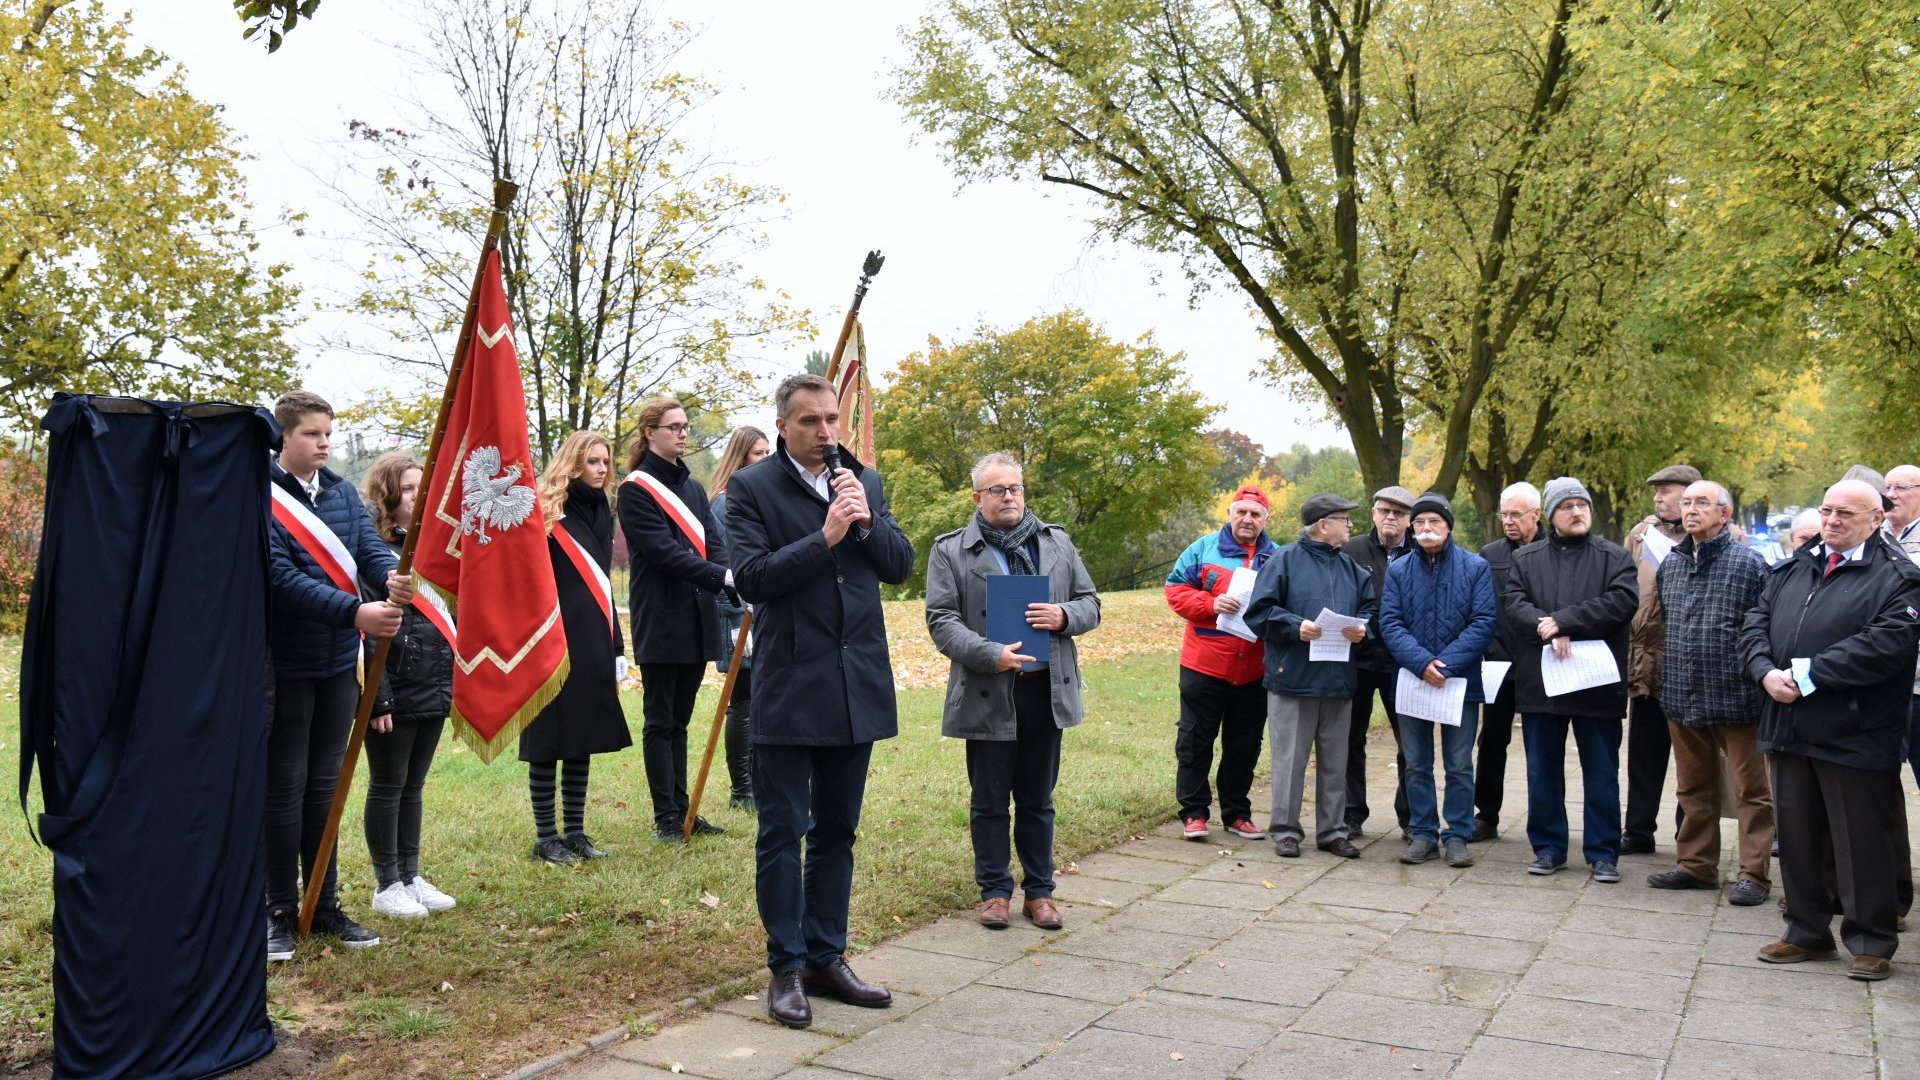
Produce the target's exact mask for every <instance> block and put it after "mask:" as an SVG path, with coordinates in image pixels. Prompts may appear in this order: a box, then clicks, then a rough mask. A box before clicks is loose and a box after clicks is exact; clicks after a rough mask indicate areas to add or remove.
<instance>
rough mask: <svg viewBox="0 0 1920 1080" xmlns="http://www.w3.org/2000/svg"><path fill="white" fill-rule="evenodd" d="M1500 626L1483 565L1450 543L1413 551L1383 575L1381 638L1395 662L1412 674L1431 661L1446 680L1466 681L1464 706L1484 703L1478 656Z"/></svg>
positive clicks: (1488, 579)
mask: <svg viewBox="0 0 1920 1080" xmlns="http://www.w3.org/2000/svg"><path fill="white" fill-rule="evenodd" d="M1498 622H1499V615H1498V609H1497V608H1496V607H1495V606H1494V602H1493V575H1492V574H1491V573H1490V572H1489V571H1488V570H1487V561H1486V560H1485V559H1482V558H1481V557H1480V556H1478V555H1475V554H1474V553H1473V552H1471V551H1468V550H1467V549H1465V548H1463V547H1461V546H1460V545H1458V544H1456V543H1454V542H1453V541H1451V540H1449V541H1447V544H1446V546H1445V547H1443V548H1441V549H1440V550H1439V551H1437V552H1434V553H1433V554H1428V553H1427V551H1426V550H1425V549H1423V548H1418V547H1416V548H1414V551H1413V554H1411V555H1409V556H1407V557H1406V558H1403V559H1397V560H1395V561H1394V564H1393V566H1392V568H1390V569H1389V570H1388V571H1387V595H1386V596H1384V597H1382V598H1381V601H1380V636H1381V637H1382V638H1384V639H1385V640H1386V643H1387V651H1388V652H1390V653H1392V654H1393V659H1394V662H1395V663H1397V664H1399V665H1400V666H1401V667H1403V668H1405V669H1406V670H1408V671H1411V672H1413V673H1414V674H1415V675H1416V676H1417V675H1419V674H1420V673H1422V672H1424V671H1426V670H1427V665H1428V664H1430V663H1432V662H1433V661H1435V660H1439V661H1441V662H1442V663H1444V664H1446V671H1445V675H1446V677H1447V678H1449V679H1465V680H1467V698H1466V700H1467V703H1468V704H1469V705H1477V704H1479V703H1481V702H1483V701H1485V700H1486V696H1485V695H1484V694H1482V693H1481V690H1480V658H1481V656H1482V655H1483V654H1485V653H1486V651H1487V643H1488V642H1490V641H1492V640H1493V628H1494V625H1495V624H1496V623H1498Z"/></svg>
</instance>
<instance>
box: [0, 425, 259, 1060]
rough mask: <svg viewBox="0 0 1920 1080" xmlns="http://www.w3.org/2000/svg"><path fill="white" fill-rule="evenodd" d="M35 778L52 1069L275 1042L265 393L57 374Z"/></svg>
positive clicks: (33, 632)
mask: <svg viewBox="0 0 1920 1080" xmlns="http://www.w3.org/2000/svg"><path fill="white" fill-rule="evenodd" d="M42 426H43V427H45V428H46V430H47V431H48V432H49V433H50V435H51V437H50V439H49V441H48V459H47V504H46V519H45V530H44V532H43V534H42V539H41V550H40V562H39V566H38V568H37V569H36V572H35V576H34V587H33V599H32V602H31V604H30V605H29V608H28V613H27V638H26V647H25V652H24V656H23V658H22V675H21V689H20V716H21V721H22V725H23V728H24V738H23V740H22V748H21V769H20V796H21V804H22V807H23V808H24V807H25V804H26V797H27V790H28V784H29V782H30V773H31V769H32V767H33V764H34V762H35V760H36V759H37V761H38V763H39V766H40V774H41V775H40V783H41V792H42V795H43V797H44V803H45V813H43V814H42V815H41V817H40V836H41V838H42V839H43V840H44V842H45V843H46V845H47V847H48V848H50V849H51V850H52V852H53V893H54V914H53V946H54V950H53V952H54V955H53V992H54V1016H53V1042H54V1069H53V1075H54V1076H55V1077H56V1078H62V1080H64V1078H67V1077H90V1078H105V1077H165V1078H181V1080H185V1078H189V1077H205V1076H217V1075H219V1074H220V1073H223V1072H227V1071H229V1070H232V1069H235V1068H238V1067H239V1066H241V1065H244V1064H246V1063H247V1062H249V1061H253V1060H254V1059H256V1058H259V1057H261V1056H263V1055H265V1054H267V1053H269V1052H270V1051H272V1049H273V1047H274V1037H273V1025H272V1023H271V1022H270V1021H269V1020H268V1018H267V980H266V969H267V958H266V939H265V927H264V924H263V922H262V919H261V915H260V904H261V896H262V894H263V892H264V890H265V865H266V856H265V846H264V837H265V833H264V830H263V820H262V807H263V804H264V802H265V795H266V747H267V644H266V642H267V611H268V598H267V532H266V530H267V515H268V507H267V499H268V495H267V459H268V454H269V452H270V450H271V448H272V446H273V445H274V444H275V442H276V441H277V440H278V438H279V433H278V429H277V428H276V426H275V425H274V423H273V419H272V417H271V416H270V415H269V414H268V413H266V412H265V411H264V410H259V409H253V408H248V407H243V406H234V405H179V404H173V403H169V402H145V401H135V400H132V399H127V398H102V397H76V396H69V395H66V394H60V395H56V396H55V398H54V403H53V407H52V408H51V409H50V410H49V411H48V413H47V415H46V418H45V419H44V421H43V422H42Z"/></svg>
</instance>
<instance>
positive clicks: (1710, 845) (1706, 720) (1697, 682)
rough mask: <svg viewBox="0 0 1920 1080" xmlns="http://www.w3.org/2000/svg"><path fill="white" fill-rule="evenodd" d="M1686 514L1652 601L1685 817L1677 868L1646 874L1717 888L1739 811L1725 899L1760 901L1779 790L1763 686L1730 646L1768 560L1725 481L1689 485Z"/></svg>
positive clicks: (1671, 883)
mask: <svg viewBox="0 0 1920 1080" xmlns="http://www.w3.org/2000/svg"><path fill="white" fill-rule="evenodd" d="M1680 516H1681V521H1682V523H1684V524H1685V525H1686V528H1687V538H1686V539H1685V540H1682V541H1680V544H1679V546H1678V547H1676V548H1674V549H1673V551H1671V552H1669V553H1668V555H1667V557H1666V559H1665V560H1663V561H1662V562H1661V563H1660V576H1659V579H1658V584H1659V591H1658V592H1657V593H1656V594H1655V598H1654V603H1655V604H1656V606H1657V607H1658V609H1659V610H1658V612H1657V615H1658V616H1659V618H1660V621H1661V622H1662V623H1663V624H1664V625H1665V627H1666V638H1667V640H1666V645H1665V647H1664V648H1663V649H1662V650H1661V651H1662V652H1664V653H1665V654H1666V673H1665V677H1664V678H1663V680H1662V682H1661V685H1660V694H1661V698H1662V702H1661V704H1662V705H1663V706H1664V707H1665V711H1666V716H1667V719H1668V721H1669V722H1670V723H1671V724H1672V726H1673V733H1672V738H1673V760H1674V787H1675V794H1676V795H1677V796H1678V798H1679V800H1680V809H1681V810H1682V811H1684V813H1685V816H1684V817H1682V818H1681V821H1680V830H1679V834H1678V835H1677V836H1676V837H1675V838H1674V842H1673V846H1674V852H1675V854H1676V856H1677V861H1678V863H1679V865H1678V866H1675V867H1674V868H1673V869H1671V870H1666V871H1662V872H1661V873H1658V874H1653V875H1651V876H1649V877H1648V878H1647V884H1648V885H1651V886H1653V887H1654V888H1656V889H1718V888H1719V887H1720V818H1721V816H1722V815H1723V814H1726V813H1728V812H1732V813H1733V814H1735V816H1737V817H1738V818H1739V821H1740V833H1739V849H1740V879H1739V880H1738V881H1736V882H1734V885H1733V888H1732V890H1731V891H1729V892H1728V894H1727V900H1728V902H1729V903H1733V904H1737V905H1739V906H1741V907H1753V906H1754V905H1756V904H1759V903H1761V902H1762V901H1764V900H1766V898H1767V891H1768V889H1769V888H1770V883H1771V882H1772V880H1773V875H1772V874H1771V873H1769V872H1768V871H1769V867H1768V863H1769V861H1770V857H1769V852H1770V851H1771V850H1772V848H1773V791H1772V789H1771V788H1770V787H1769V786H1768V783H1767V765H1766V762H1765V761H1763V760H1761V757H1760V750H1759V747H1758V744H1757V742H1756V741H1755V738H1754V734H1755V731H1756V729H1757V726H1758V722H1759V720H1760V690H1759V687H1757V686H1756V685H1754V682H1753V680H1752V679H1749V678H1747V674H1746V666H1745V664H1743V663H1742V662H1741V659H1740V654H1739V653H1738V652H1737V651H1736V650H1734V649H1730V648H1728V647H1727V643H1728V642H1730V641H1735V640H1737V639H1738V638H1739V636H1740V626H1741V623H1742V621H1743V620H1744V619H1745V617H1746V614H1747V612H1748V611H1750V610H1752V608H1753V606H1754V605H1755V604H1756V603H1758V602H1759V600H1760V588H1761V586H1762V585H1763V584H1764V583H1765V581H1766V577H1767V561H1766V560H1765V559H1763V558H1761V557H1760V553H1759V552H1757V551H1755V550H1753V549H1752V548H1750V547H1748V546H1747V545H1745V544H1742V543H1739V542H1737V541H1736V540H1735V539H1734V536H1733V532H1732V530H1730V529H1728V528H1727V523H1728V522H1729V521H1730V520H1732V518H1733V497H1732V496H1731V495H1729V494H1728V493H1727V489H1726V488H1724V487H1721V486H1720V485H1719V484H1716V483H1714V482H1713V481H1711V480H1702V481H1700V482H1699V483H1696V484H1693V485H1691V486H1689V487H1688V488H1687V490H1686V494H1685V495H1684V496H1683V497H1682V498H1681V500H1680ZM1722 754H1724V755H1726V761H1727V769H1728V771H1729V772H1731V773H1732V774H1733V794H1734V799H1735V801H1736V805H1734V806H1721V805H1720V798H1719V796H1720V757H1721V755H1722ZM1628 769H1629V776H1631V769H1632V766H1631V765H1629V766H1628Z"/></svg>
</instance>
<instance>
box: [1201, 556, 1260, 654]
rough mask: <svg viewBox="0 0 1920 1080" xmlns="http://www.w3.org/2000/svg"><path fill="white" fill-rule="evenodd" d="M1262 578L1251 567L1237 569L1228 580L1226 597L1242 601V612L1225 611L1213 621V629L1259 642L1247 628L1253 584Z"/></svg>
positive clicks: (1244, 639)
mask: <svg viewBox="0 0 1920 1080" xmlns="http://www.w3.org/2000/svg"><path fill="white" fill-rule="evenodd" d="M1259 576H1260V573H1259V571H1257V570H1255V569H1253V568H1252V567H1250V566H1239V567H1235V568H1234V571H1233V577H1231V578H1229V579H1227V592H1226V595H1228V596H1231V597H1233V598H1234V599H1236V600H1238V601H1240V610H1238V611H1223V612H1221V613H1220V614H1219V615H1218V616H1216V617H1215V618H1214V620H1213V628H1214V629H1215V630H1222V631H1225V632H1226V633H1229V634H1232V635H1233V636H1234V637H1237V638H1239V639H1241V640H1242V641H1258V640H1259V639H1258V638H1256V637H1255V636H1254V634H1253V631H1252V630H1249V629H1248V628H1247V619H1246V615H1247V601H1248V599H1250V598H1251V597H1252V596H1253V583H1254V581H1255V579H1257V578H1258V577H1259Z"/></svg>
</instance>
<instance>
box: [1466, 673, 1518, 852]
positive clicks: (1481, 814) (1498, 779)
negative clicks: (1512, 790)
mask: <svg viewBox="0 0 1920 1080" xmlns="http://www.w3.org/2000/svg"><path fill="white" fill-rule="evenodd" d="M1511 745H1513V673H1512V672H1511V671H1509V672H1508V673H1507V678H1506V679H1505V680H1504V681H1503V682H1501V684H1500V693H1499V694H1498V695H1496V696H1495V697H1494V699H1493V700H1492V701H1489V702H1487V703H1486V704H1485V705H1483V706H1481V707H1480V747H1479V751H1480V753H1479V761H1478V763H1476V764H1475V766H1474V771H1473V807H1474V811H1473V816H1474V817H1476V818H1478V819H1480V820H1481V821H1484V822H1486V823H1487V824H1489V825H1498V824H1500V808H1501V807H1503V806H1505V805H1506V802H1507V747H1509V746H1511Z"/></svg>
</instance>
